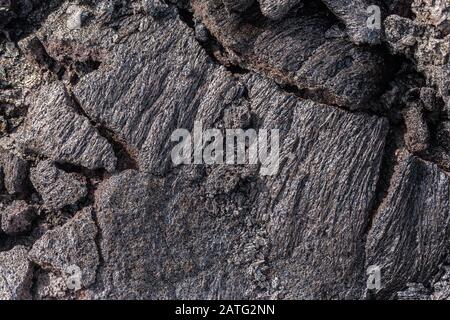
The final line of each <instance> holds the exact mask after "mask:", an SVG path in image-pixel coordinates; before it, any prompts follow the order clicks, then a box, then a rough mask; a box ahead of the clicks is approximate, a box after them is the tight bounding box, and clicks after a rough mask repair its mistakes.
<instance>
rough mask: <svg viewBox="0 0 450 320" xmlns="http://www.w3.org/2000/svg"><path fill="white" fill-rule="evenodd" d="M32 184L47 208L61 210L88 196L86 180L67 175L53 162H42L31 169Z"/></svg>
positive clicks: (74, 175)
mask: <svg viewBox="0 0 450 320" xmlns="http://www.w3.org/2000/svg"><path fill="white" fill-rule="evenodd" d="M30 179H31V182H32V183H33V186H34V187H35V188H36V190H37V191H38V192H39V194H40V195H41V197H42V199H43V200H44V204H45V206H46V207H47V208H49V209H52V210H59V209H62V208H63V207H65V206H68V205H71V204H75V203H77V202H78V201H80V200H81V199H83V198H84V197H86V195H87V186H86V179H85V178H84V177H83V176H80V175H77V174H74V173H66V172H64V171H63V170H60V169H58V168H56V167H55V165H54V164H53V163H52V162H51V161H41V162H39V163H38V164H37V166H36V167H35V168H32V169H31V174H30Z"/></svg>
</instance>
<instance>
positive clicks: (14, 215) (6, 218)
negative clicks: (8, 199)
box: [0, 200, 35, 235]
mask: <svg viewBox="0 0 450 320" xmlns="http://www.w3.org/2000/svg"><path fill="white" fill-rule="evenodd" d="M34 218H35V213H34V209H33V207H31V206H30V205H28V204H27V203H26V202H25V201H23V200H18V201H14V202H13V203H12V204H11V205H10V206H8V207H7V208H6V209H5V211H3V212H2V213H1V215H0V219H1V225H0V230H3V232H4V233H6V234H8V235H17V234H20V233H24V232H27V231H29V230H30V229H31V224H32V222H33V219H34Z"/></svg>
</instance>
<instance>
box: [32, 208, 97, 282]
mask: <svg viewBox="0 0 450 320" xmlns="http://www.w3.org/2000/svg"><path fill="white" fill-rule="evenodd" d="M92 214H93V213H92V208H90V207H89V208H86V209H84V210H83V211H80V212H79V213H77V214H76V215H75V217H74V218H73V219H72V220H70V221H69V222H68V223H66V224H65V225H63V226H61V227H58V228H56V229H53V230H50V231H48V232H47V233H45V234H44V236H43V237H42V238H41V239H39V240H38V241H37V242H36V243H35V244H34V245H33V247H32V248H31V250H30V253H29V258H30V259H31V261H33V262H34V263H36V264H38V265H40V266H41V267H42V268H44V269H50V270H52V271H55V272H57V273H58V274H60V275H63V276H67V275H73V276H79V277H78V280H79V281H80V283H79V284H80V286H81V287H82V288H86V287H88V286H89V285H91V284H93V283H94V282H95V274H96V270H97V267H98V264H99V254H98V251H97V247H96V244H95V237H96V235H97V228H96V225H95V222H94V220H93V217H92ZM75 280H77V279H75ZM74 285H76V283H74ZM69 289H74V288H70V287H69ZM78 289H79V288H78Z"/></svg>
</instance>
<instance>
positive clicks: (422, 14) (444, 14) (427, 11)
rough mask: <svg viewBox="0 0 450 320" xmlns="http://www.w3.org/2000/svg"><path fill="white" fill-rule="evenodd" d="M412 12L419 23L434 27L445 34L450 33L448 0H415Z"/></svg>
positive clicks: (449, 5)
mask: <svg viewBox="0 0 450 320" xmlns="http://www.w3.org/2000/svg"><path fill="white" fill-rule="evenodd" d="M412 10H413V12H414V13H415V16H416V20H417V21H418V22H420V23H423V24H428V25H432V26H434V27H436V28H437V29H438V30H439V31H441V32H442V33H443V34H449V33H450V4H449V3H448V1H447V0H414V2H413V3H412Z"/></svg>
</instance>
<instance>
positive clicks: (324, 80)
mask: <svg viewBox="0 0 450 320" xmlns="http://www.w3.org/2000/svg"><path fill="white" fill-rule="evenodd" d="M192 8H193V11H194V14H195V15H196V16H197V17H198V18H199V19H200V20H201V21H202V22H203V23H204V24H205V25H206V26H207V27H208V29H209V31H210V32H211V33H212V34H213V35H214V36H215V37H216V38H217V39H218V40H219V42H220V43H221V44H222V45H223V46H224V47H225V49H226V50H227V52H228V54H229V55H230V56H231V59H232V60H237V61H238V62H239V63H240V64H241V65H244V66H246V67H248V68H250V69H251V70H254V71H257V72H260V73H263V74H265V75H267V76H269V77H271V78H275V79H277V81H279V82H281V83H283V84H287V85H293V86H296V87H297V88H299V89H304V91H305V92H304V94H305V95H306V96H310V97H313V98H314V99H316V100H317V101H322V102H325V103H328V104H337V105H340V106H346V107H348V108H350V109H364V108H370V105H369V104H367V102H369V101H370V100H371V99H372V98H373V97H374V96H376V95H377V94H378V93H379V92H380V90H381V88H382V86H383V85H382V82H381V81H382V79H383V75H384V74H385V73H386V68H387V67H388V66H387V64H386V61H385V60H384V58H383V55H380V54H379V53H377V52H375V51H370V50H367V49H365V48H362V47H358V46H356V45H354V44H353V43H351V42H349V41H347V40H345V39H329V40H327V39H325V37H324V34H325V33H326V31H327V30H328V29H329V28H331V26H332V25H333V22H332V21H331V20H330V19H329V18H328V17H327V16H326V14H324V13H322V12H321V11H320V10H318V9H317V8H314V7H312V8H310V7H308V8H305V10H301V12H300V14H298V15H295V16H293V17H290V18H287V19H282V20H280V21H274V22H271V21H267V22H264V23H261V20H263V19H261V17H260V16H258V15H257V14H253V15H251V14H249V17H247V19H246V20H245V21H240V22H239V21H238V22H236V21H234V20H233V19H230V18H229V15H228V13H227V12H226V10H225V9H224V7H223V5H222V4H221V2H220V1H219V0H208V1H200V0H193V1H192ZM252 19H253V21H259V23H258V24H257V25H258V26H257V27H255V24H256V23H253V24H252V23H251V21H252Z"/></svg>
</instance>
